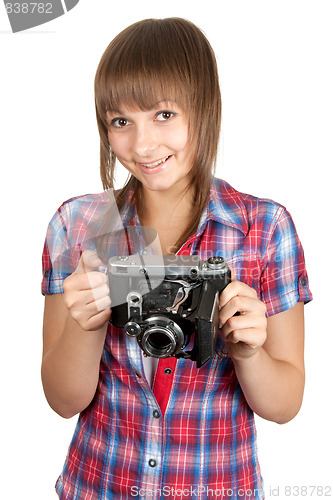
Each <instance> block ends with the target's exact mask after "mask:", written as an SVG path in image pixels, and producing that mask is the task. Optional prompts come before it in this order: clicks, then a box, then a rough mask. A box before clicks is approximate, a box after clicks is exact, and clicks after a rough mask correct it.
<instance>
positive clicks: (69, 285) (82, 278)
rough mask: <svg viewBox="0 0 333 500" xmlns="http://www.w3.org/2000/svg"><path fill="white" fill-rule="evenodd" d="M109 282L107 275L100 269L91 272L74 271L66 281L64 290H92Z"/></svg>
mask: <svg viewBox="0 0 333 500" xmlns="http://www.w3.org/2000/svg"><path fill="white" fill-rule="evenodd" d="M106 283H107V276H106V275H105V274H104V273H101V272H99V271H91V272H90V273H73V274H72V275H71V276H69V277H68V278H66V280H65V281H64V285H63V286H64V290H68V291H82V290H91V289H94V288H97V287H99V286H101V285H105V284H106Z"/></svg>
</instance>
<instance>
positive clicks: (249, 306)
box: [219, 295, 258, 325]
mask: <svg viewBox="0 0 333 500" xmlns="http://www.w3.org/2000/svg"><path fill="white" fill-rule="evenodd" d="M257 302H258V299H254V298H252V297H244V296H242V295H236V296H234V297H232V298H231V299H230V300H229V302H227V304H225V305H224V306H223V307H222V308H221V309H220V313H219V318H220V324H221V325H224V324H225V323H226V321H228V319H229V318H232V317H233V316H234V315H235V314H236V313H248V312H252V311H256V310H257V309H258V304H257Z"/></svg>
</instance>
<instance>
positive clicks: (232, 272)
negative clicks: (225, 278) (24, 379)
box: [229, 267, 236, 281]
mask: <svg viewBox="0 0 333 500" xmlns="http://www.w3.org/2000/svg"><path fill="white" fill-rule="evenodd" d="M229 269H230V272H231V281H236V276H235V273H234V270H233V269H231V267H230V268H229Z"/></svg>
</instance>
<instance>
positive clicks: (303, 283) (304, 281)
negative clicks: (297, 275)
mask: <svg viewBox="0 0 333 500" xmlns="http://www.w3.org/2000/svg"><path fill="white" fill-rule="evenodd" d="M301 285H302V286H306V278H301Z"/></svg>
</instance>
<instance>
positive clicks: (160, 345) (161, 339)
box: [147, 330, 172, 350]
mask: <svg viewBox="0 0 333 500" xmlns="http://www.w3.org/2000/svg"><path fill="white" fill-rule="evenodd" d="M147 342H148V343H149V344H150V345H151V347H152V348H153V349H160V350H161V349H162V350H164V349H165V348H169V346H170V344H172V342H170V338H169V337H168V336H167V335H165V333H164V332H162V331H161V330H157V331H156V332H152V333H150V335H149V338H148V339H147Z"/></svg>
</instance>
